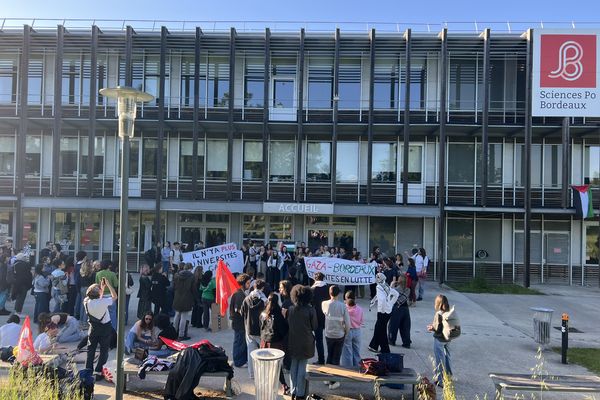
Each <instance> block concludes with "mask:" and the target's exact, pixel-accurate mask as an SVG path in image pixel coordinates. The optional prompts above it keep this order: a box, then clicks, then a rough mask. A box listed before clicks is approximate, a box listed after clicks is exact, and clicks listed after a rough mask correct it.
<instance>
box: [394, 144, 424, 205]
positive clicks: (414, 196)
mask: <svg viewBox="0 0 600 400" xmlns="http://www.w3.org/2000/svg"><path fill="white" fill-rule="evenodd" d="M423 159H424V158H423V145H422V144H411V145H409V146H408V200H407V201H408V203H409V204H424V203H425V183H424V182H423V168H424V166H423ZM397 160H398V168H397V170H398V171H400V173H399V174H398V177H397V192H396V201H397V202H398V203H402V202H403V200H404V199H403V196H402V171H403V170H404V161H403V160H404V145H400V146H398V157H397Z"/></svg>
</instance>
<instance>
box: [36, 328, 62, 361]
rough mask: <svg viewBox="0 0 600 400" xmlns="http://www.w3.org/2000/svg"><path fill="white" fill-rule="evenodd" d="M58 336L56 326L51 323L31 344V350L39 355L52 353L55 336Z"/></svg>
mask: <svg viewBox="0 0 600 400" xmlns="http://www.w3.org/2000/svg"><path fill="white" fill-rule="evenodd" d="M57 335H58V325H56V324H55V323H53V322H51V323H49V324H48V325H46V328H45V330H44V332H43V333H40V334H39V335H38V336H37V337H36V338H35V341H34V342H33V348H34V349H35V351H37V352H38V353H40V354H48V353H50V352H51V351H52V349H53V347H54V344H55V343H56V336H57Z"/></svg>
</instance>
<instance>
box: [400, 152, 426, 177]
mask: <svg viewBox="0 0 600 400" xmlns="http://www.w3.org/2000/svg"><path fill="white" fill-rule="evenodd" d="M403 149H404V145H400V157H403V156H404V152H403ZM403 168H404V163H402V164H401V165H400V170H401V171H404V169H403ZM422 170H423V147H422V146H408V183H421V175H422ZM400 179H402V175H400Z"/></svg>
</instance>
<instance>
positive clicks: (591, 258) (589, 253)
mask: <svg viewBox="0 0 600 400" xmlns="http://www.w3.org/2000/svg"><path fill="white" fill-rule="evenodd" d="M599 256H600V250H599V249H598V225H588V226H586V227H585V263H586V264H592V265H595V266H597V265H598V257H599Z"/></svg>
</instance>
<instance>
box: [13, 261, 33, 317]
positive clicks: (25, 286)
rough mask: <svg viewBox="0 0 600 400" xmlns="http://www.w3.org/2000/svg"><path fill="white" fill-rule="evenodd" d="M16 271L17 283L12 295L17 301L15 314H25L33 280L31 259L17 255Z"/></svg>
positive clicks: (14, 285)
mask: <svg viewBox="0 0 600 400" xmlns="http://www.w3.org/2000/svg"><path fill="white" fill-rule="evenodd" d="M14 270H15V283H14V284H13V292H12V294H13V299H14V300H15V313H17V314H21V313H22V312H23V304H24V303H25V298H26V297H27V293H28V292H29V290H30V289H31V281H32V279H33V277H32V275H31V266H30V265H29V257H28V256H27V255H25V254H23V253H19V254H17V255H16V261H15V265H14Z"/></svg>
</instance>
